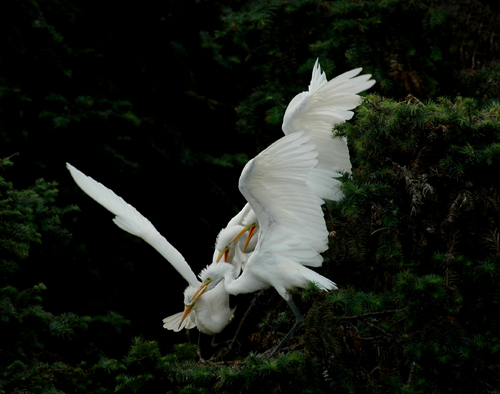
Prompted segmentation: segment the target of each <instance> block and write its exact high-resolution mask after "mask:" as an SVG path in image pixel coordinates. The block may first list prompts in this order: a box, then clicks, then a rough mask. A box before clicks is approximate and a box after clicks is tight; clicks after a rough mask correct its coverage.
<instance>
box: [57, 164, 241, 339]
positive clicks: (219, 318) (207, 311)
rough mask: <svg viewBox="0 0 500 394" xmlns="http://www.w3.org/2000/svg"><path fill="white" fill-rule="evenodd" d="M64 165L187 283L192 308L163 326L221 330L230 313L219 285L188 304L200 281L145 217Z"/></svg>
mask: <svg viewBox="0 0 500 394" xmlns="http://www.w3.org/2000/svg"><path fill="white" fill-rule="evenodd" d="M66 167H67V168H68V170H69V171H70V173H71V176H72V177H73V179H74V180H75V182H76V183H77V185H78V186H80V188H81V189H82V190H83V191H84V192H85V193H87V194H88V195H89V196H90V197H92V198H93V199H94V200H95V201H97V202H98V203H99V204H101V205H102V206H103V207H104V208H106V209H107V210H108V211H110V212H112V213H113V214H115V215H116V216H115V218H114V219H113V222H115V224H116V225H117V226H118V227H120V228H121V229H122V230H125V231H127V232H129V233H130V234H133V235H136V236H137V237H140V238H142V239H143V240H144V241H146V242H147V243H149V244H150V245H151V246H152V247H153V248H155V249H156V250H157V251H158V252H159V253H160V254H161V255H162V256H163V257H164V258H165V259H166V260H167V261H168V262H169V263H170V264H172V266H173V267H174V268H175V269H176V270H177V271H178V272H179V273H180V274H181V275H182V277H183V278H184V279H186V281H187V282H188V284H189V285H188V287H187V288H186V290H185V291H184V304H185V305H186V307H191V308H192V309H190V310H189V313H188V314H186V317H185V319H184V321H182V322H181V319H182V317H183V315H184V313H185V312H180V313H177V314H175V315H173V316H170V317H167V318H165V319H164V320H163V323H164V325H163V327H165V328H167V329H169V330H174V331H180V330H182V329H183V328H186V329H190V328H193V327H195V326H196V327H197V328H198V329H199V330H200V331H201V332H203V333H205V334H210V335H213V334H216V333H218V332H221V331H222V330H223V329H224V327H226V325H227V324H228V323H229V322H230V321H231V319H232V317H233V310H232V309H231V308H230V307H229V296H228V294H227V292H226V291H225V290H224V289H223V287H222V286H218V287H217V288H215V289H214V290H213V291H211V292H210V294H205V295H204V297H203V299H202V300H200V299H198V302H196V305H191V304H192V303H193V301H194V300H193V295H194V293H195V292H196V290H197V289H198V288H199V287H200V285H201V283H200V281H199V280H198V278H197V277H196V275H195V274H194V272H193V270H192V269H191V267H190V266H189V264H188V263H187V262H186V260H185V259H184V257H183V256H182V255H181V254H180V253H179V252H178V251H177V249H175V248H174V247H173V246H172V245H171V244H170V243H169V242H168V241H167V240H166V239H165V237H163V236H162V235H161V234H160V233H159V232H158V230H156V228H155V227H154V226H153V224H152V223H151V222H150V221H149V220H148V219H147V218H145V217H144V216H143V215H141V214H140V213H139V212H138V211H137V209H135V208H134V207H133V206H132V205H130V204H128V203H127V202H125V200H123V199H122V198H121V197H120V196H118V195H116V194H115V193H114V192H113V191H112V190H110V189H108V188H107V187H106V186H104V185H103V184H101V183H99V182H97V181H95V180H94V179H92V178H91V177H89V176H87V175H85V174H84V173H83V172H81V171H79V170H78V169H76V168H75V167H73V166H72V165H71V164H69V163H66Z"/></svg>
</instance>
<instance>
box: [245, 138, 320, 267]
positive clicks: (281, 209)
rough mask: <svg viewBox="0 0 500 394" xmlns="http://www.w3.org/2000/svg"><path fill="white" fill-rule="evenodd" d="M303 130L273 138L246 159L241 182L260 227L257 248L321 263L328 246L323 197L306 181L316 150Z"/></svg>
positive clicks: (307, 263) (310, 263) (303, 260)
mask: <svg viewBox="0 0 500 394" xmlns="http://www.w3.org/2000/svg"><path fill="white" fill-rule="evenodd" d="M309 140H310V137H309V136H307V135H304V133H293V134H291V135H288V136H285V137H283V138H281V139H280V140H278V141H276V142H275V143H274V144H272V145H271V146H270V147H268V148H267V149H266V150H264V151H262V152H261V153H260V154H259V155H258V156H257V157H255V158H254V159H252V160H251V161H249V162H248V163H247V165H246V166H245V168H244V169H243V172H242V174H241V177H240V182H239V188H240V191H241V193H242V194H243V196H244V197H245V198H246V199H247V201H248V202H249V203H250V205H251V207H252V209H253V210H254V211H255V214H256V215H257V219H258V221H259V225H260V228H261V235H260V238H259V242H258V245H257V247H256V251H257V249H259V253H262V252H269V253H271V254H279V255H283V256H286V257H287V258H290V259H293V260H294V261H296V262H299V263H301V264H304V265H310V266H319V265H321V263H322V261H323V258H322V257H321V255H320V254H319V253H320V252H323V251H325V250H326V249H327V247H328V231H327V229H326V224H325V220H324V218H323V211H322V210H321V204H322V203H323V201H322V200H321V199H320V198H319V197H318V196H317V195H316V193H315V192H314V191H313V190H312V189H311V188H310V187H309V185H308V184H307V177H308V175H309V173H310V171H311V170H312V169H313V168H314V166H315V165H316V164H317V160H316V156H317V155H318V154H317V152H315V151H314V148H315V147H314V145H313V144H311V143H309Z"/></svg>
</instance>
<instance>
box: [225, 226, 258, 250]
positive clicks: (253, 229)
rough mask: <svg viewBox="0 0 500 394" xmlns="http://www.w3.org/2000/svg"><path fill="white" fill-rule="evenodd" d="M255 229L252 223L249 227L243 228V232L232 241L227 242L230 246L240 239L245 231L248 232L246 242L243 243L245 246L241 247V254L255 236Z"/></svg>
mask: <svg viewBox="0 0 500 394" xmlns="http://www.w3.org/2000/svg"><path fill="white" fill-rule="evenodd" d="M256 228H257V225H256V224H255V223H252V224H251V225H249V226H246V227H245V228H243V230H241V231H240V232H239V233H238V235H237V236H236V237H234V238H233V239H232V241H231V242H229V243H230V244H231V243H233V242H234V241H236V240H237V239H238V238H239V237H241V236H242V235H243V234H245V233H246V232H247V231H248V238H247V241H246V242H245V246H244V247H243V252H244V251H245V249H246V248H247V246H248V243H249V242H250V240H251V239H252V237H253V236H254V234H255V229H256Z"/></svg>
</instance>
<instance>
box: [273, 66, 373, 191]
mask: <svg viewBox="0 0 500 394" xmlns="http://www.w3.org/2000/svg"><path fill="white" fill-rule="evenodd" d="M361 70H362V69H361V68H357V69H354V70H351V71H348V72H346V73H344V74H341V75H339V76H337V77H336V78H334V79H332V80H330V81H327V79H326V76H325V73H324V72H321V68H320V65H319V62H318V61H316V63H315V65H314V68H313V73H312V78H311V83H310V84H309V90H308V91H307V92H302V93H299V94H298V95H297V96H295V97H294V98H293V99H292V101H291V102H290V104H288V107H287V109H286V111H285V116H284V118H283V125H282V129H283V132H284V133H285V135H288V134H292V133H295V132H299V131H303V132H305V133H306V134H307V135H309V136H310V137H311V143H313V144H314V145H316V150H317V152H318V164H317V165H316V167H315V169H314V170H313V171H312V172H311V173H310V175H309V179H308V183H309V185H310V186H311V187H312V188H313V190H315V191H316V193H317V194H318V195H319V196H320V197H322V198H327V199H331V200H338V199H339V198H340V197H341V196H342V193H340V192H339V190H338V187H336V186H337V185H338V184H339V182H338V181H337V180H334V181H333V182H332V180H331V177H332V176H336V173H335V171H346V172H350V171H351V162H350V160H349V149H348V147H347V142H346V140H345V139H344V138H332V128H333V126H334V125H336V124H339V123H343V122H345V121H346V120H349V119H351V118H352V116H353V114H354V113H353V112H352V111H351V110H352V109H354V108H356V107H357V106H358V105H359V103H360V101H361V98H360V96H358V95H357V93H360V92H362V91H364V90H366V89H368V88H370V87H372V86H373V85H374V84H375V81H374V80H370V77H371V75H369V74H366V75H360V76H357V75H358V74H359V73H360V72H361Z"/></svg>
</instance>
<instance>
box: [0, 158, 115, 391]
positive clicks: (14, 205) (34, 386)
mask: <svg viewBox="0 0 500 394" xmlns="http://www.w3.org/2000/svg"><path fill="white" fill-rule="evenodd" d="M10 165H11V163H10V162H9V161H8V160H7V159H3V160H1V161H0V168H1V169H2V171H6V170H7V167H8V166H10ZM56 186H57V184H56V183H55V182H52V183H47V182H45V181H44V180H38V181H37V182H36V183H35V185H34V186H32V187H30V188H28V189H24V190H19V189H15V188H14V186H13V185H12V183H10V182H8V181H6V180H5V178H4V177H3V176H0V207H1V211H0V218H1V219H0V237H1V242H0V256H1V259H0V272H1V273H2V275H1V281H0V331H1V332H2V336H1V338H0V370H1V371H2V375H1V377H0V393H10V392H16V391H21V392H30V393H47V392H50V393H65V392H74V393H88V392H93V393H107V392H111V391H110V390H109V388H111V387H113V385H112V384H110V381H111V382H113V381H114V378H113V377H112V376H111V377H110V376H104V377H103V376H101V375H103V372H102V371H105V372H106V373H107V374H108V375H109V373H110V372H111V371H114V370H116V369H119V368H122V367H121V366H120V365H119V364H117V363H116V361H113V360H107V359H105V358H104V357H102V354H101V355H100V356H99V357H101V359H100V360H99V361H98V362H97V363H96V364H95V366H93V367H87V365H86V362H83V361H79V360H81V358H80V359H79V357H82V358H87V357H86V356H85V354H86V353H92V352H93V351H90V350H89V349H92V347H93V346H94V345H93V344H92V341H93V339H92V338H91V337H86V335H88V333H87V331H88V329H89V326H90V325H92V324H93V322H94V321H102V320H104V319H105V317H100V316H97V317H95V318H91V317H89V316H78V315H76V314H74V313H71V312H68V313H62V314H53V313H51V312H48V311H46V310H45V309H44V307H43V298H42V294H43V293H44V292H46V291H47V287H46V286H45V285H44V284H43V283H39V284H36V285H31V286H30V285H27V284H28V283H29V279H26V278H29V272H28V269H27V267H30V266H31V264H32V263H33V261H34V260H38V262H39V263H40V264H44V262H42V259H43V256H44V255H43V253H41V251H39V250H37V246H39V245H40V244H41V243H42V242H43V241H44V240H49V241H51V242H52V241H54V240H58V241H59V245H63V244H64V243H65V242H66V241H67V240H68V238H69V233H68V231H67V230H65V229H64V228H63V227H62V226H61V219H62V216H63V215H66V214H68V213H69V212H71V211H74V210H76V207H74V206H69V207H66V208H59V207H57V206H56V205H55V198H56V196H57V193H58V191H57V189H56ZM46 250H47V251H48V250H50V247H49V245H47V246H46ZM25 266H27V267H25ZM115 319H116V318H115ZM94 353H95V352H94Z"/></svg>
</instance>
